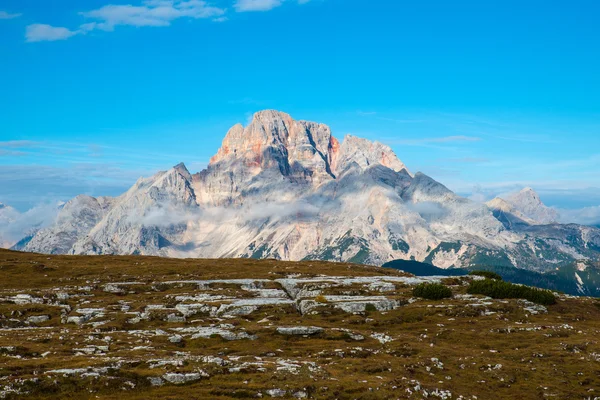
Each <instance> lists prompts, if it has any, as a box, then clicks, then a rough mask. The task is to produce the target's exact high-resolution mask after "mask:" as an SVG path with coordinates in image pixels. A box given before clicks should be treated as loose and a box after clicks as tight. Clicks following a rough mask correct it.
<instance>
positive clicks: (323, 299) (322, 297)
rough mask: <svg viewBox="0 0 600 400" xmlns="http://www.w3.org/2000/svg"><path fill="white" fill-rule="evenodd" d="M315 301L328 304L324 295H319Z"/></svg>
mask: <svg viewBox="0 0 600 400" xmlns="http://www.w3.org/2000/svg"><path fill="white" fill-rule="evenodd" d="M315 301H316V302H317V303H327V298H326V297H325V296H323V295H318V296H317V297H315Z"/></svg>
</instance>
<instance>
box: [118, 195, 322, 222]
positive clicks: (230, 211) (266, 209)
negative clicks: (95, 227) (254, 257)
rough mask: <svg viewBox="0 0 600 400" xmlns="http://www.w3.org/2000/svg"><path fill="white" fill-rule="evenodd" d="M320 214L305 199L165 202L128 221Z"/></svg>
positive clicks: (270, 219)
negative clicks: (242, 202)
mask: <svg viewBox="0 0 600 400" xmlns="http://www.w3.org/2000/svg"><path fill="white" fill-rule="evenodd" d="M318 214H319V208H318V207H316V206H314V205H312V204H310V203H308V202H306V201H297V202H295V203H278V202H262V203H256V204H248V205H244V206H242V207H240V208H225V207H209V208H199V207H186V206H183V205H179V204H172V203H169V202H164V203H160V204H157V205H156V206H155V207H153V208H151V209H150V210H148V211H147V212H146V214H144V215H143V216H136V215H129V216H128V222H129V223H131V224H139V225H142V226H144V227H157V228H170V227H173V226H180V225H186V224H188V223H196V222H202V223H214V224H225V223H230V222H234V223H236V224H242V225H244V224H248V223H251V224H257V225H263V224H264V223H265V222H267V221H268V222H269V223H270V224H273V223H277V222H279V221H282V220H293V221H306V220H309V219H311V218H313V217H315V216H316V215H318Z"/></svg>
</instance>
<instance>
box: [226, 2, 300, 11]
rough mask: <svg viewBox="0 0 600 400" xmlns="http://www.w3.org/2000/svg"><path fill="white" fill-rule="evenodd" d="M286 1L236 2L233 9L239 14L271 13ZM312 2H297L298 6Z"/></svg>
mask: <svg viewBox="0 0 600 400" xmlns="http://www.w3.org/2000/svg"><path fill="white" fill-rule="evenodd" d="M285 1H286V0H236V1H235V3H234V4H233V8H235V11H237V12H249V11H269V10H272V9H274V8H277V7H279V6H281V5H282V4H283V3H284V2H285ZM310 1H311V0H296V2H297V3H298V4H306V3H309V2H310Z"/></svg>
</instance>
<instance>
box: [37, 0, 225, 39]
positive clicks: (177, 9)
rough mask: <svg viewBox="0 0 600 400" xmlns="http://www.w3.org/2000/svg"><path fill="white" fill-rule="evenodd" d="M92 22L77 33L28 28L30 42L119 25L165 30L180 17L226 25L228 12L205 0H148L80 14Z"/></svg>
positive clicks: (106, 6)
mask: <svg viewBox="0 0 600 400" xmlns="http://www.w3.org/2000/svg"><path fill="white" fill-rule="evenodd" d="M79 14H80V15H81V16H83V17H85V18H87V19H88V20H90V21H91V22H87V23H84V24H81V25H79V27H78V28H77V29H75V30H71V29H69V28H64V27H55V26H51V25H46V24H33V25H29V26H27V28H26V32H25V38H26V41H27V42H41V41H56V40H65V39H68V38H70V37H73V36H75V35H80V34H86V33H89V32H92V31H95V30H102V31H113V30H114V29H115V27H117V26H125V25H127V26H135V27H147V26H150V27H164V26H169V25H171V22H172V21H174V20H176V19H180V18H192V19H201V18H213V20H215V21H219V22H222V21H223V20H224V19H223V15H224V14H225V9H222V8H219V7H213V6H211V5H209V4H208V3H207V2H206V1H203V0H146V1H143V2H142V3H141V4H140V5H137V6H134V5H131V4H108V5H105V6H103V7H100V8H98V9H94V10H90V11H84V12H80V13H79Z"/></svg>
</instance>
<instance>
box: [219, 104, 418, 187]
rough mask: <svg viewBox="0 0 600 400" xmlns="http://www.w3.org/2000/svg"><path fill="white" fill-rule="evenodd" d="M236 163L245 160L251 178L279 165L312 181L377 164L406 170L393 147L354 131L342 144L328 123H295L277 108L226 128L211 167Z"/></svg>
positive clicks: (278, 167) (279, 167) (285, 170)
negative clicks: (356, 135)
mask: <svg viewBox="0 0 600 400" xmlns="http://www.w3.org/2000/svg"><path fill="white" fill-rule="evenodd" d="M233 162H238V163H241V165H242V166H243V167H244V168H245V170H246V171H251V173H250V175H251V176H254V175H256V174H258V173H260V172H262V171H264V170H265V169H269V168H273V167H276V168H277V169H279V171H280V172H281V173H282V174H283V175H285V176H291V177H294V178H301V179H307V180H310V181H313V182H315V181H316V182H322V181H323V180H326V179H335V178H336V176H337V175H339V174H342V173H343V172H344V171H346V170H348V169H349V168H352V167H357V168H359V169H361V170H364V169H366V168H368V167H369V166H371V165H375V164H381V165H383V166H385V167H388V168H390V169H392V170H394V171H397V172H399V171H401V170H403V169H404V170H406V171H408V170H407V168H406V166H405V165H404V164H403V163H402V162H401V161H400V160H399V159H398V157H397V156H396V155H395V154H394V152H393V151H392V149H391V148H390V147H389V146H386V145H384V144H382V143H379V142H372V141H369V140H367V139H361V138H357V137H354V136H351V135H348V136H346V138H345V139H344V141H343V142H342V143H340V142H339V141H338V140H337V139H336V138H335V137H334V136H333V135H332V133H331V129H330V128H329V126H327V125H325V124H320V123H315V122H309V121H296V120H294V119H293V118H292V117H291V116H290V115H289V114H286V113H283V112H280V111H275V110H265V111H260V112H257V113H256V114H254V117H253V118H252V121H251V122H250V124H249V125H248V126H246V127H244V126H242V125H241V124H236V125H234V126H233V127H232V128H231V129H230V130H229V132H227V135H226V136H225V139H224V140H223V144H222V146H221V148H220V149H219V151H218V152H217V154H216V155H215V156H214V157H213V158H212V159H211V161H210V166H217V165H218V164H222V163H224V164H226V165H229V164H231V163H233ZM228 169H231V168H230V167H228Z"/></svg>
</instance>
